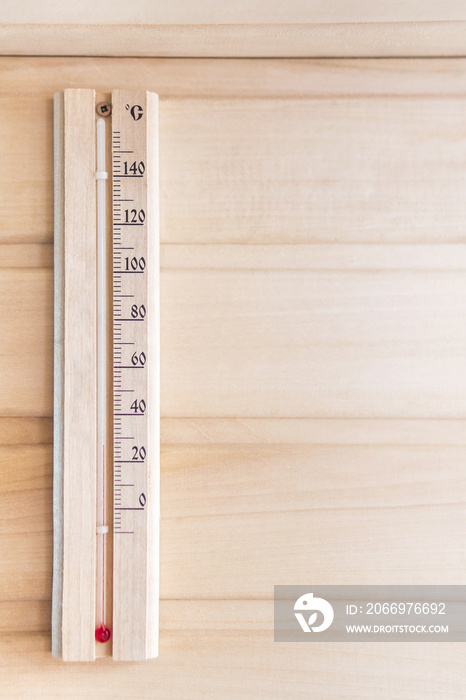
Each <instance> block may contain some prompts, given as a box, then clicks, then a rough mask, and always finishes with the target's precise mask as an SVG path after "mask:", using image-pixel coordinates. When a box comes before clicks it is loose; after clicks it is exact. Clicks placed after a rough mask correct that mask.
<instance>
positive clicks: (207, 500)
mask: <svg viewBox="0 0 466 700" xmlns="http://www.w3.org/2000/svg"><path fill="white" fill-rule="evenodd" d="M230 422H231V421H230ZM439 423H443V422H442V421H440V422H439ZM337 424H338V421H333V428H334V429H335V431H336V435H338V432H337V431H338V425H337ZM311 427H312V424H311ZM429 427H432V425H431V426H429ZM440 427H441V426H440V425H439V426H438V431H439V433H440ZM232 428H233V429H234V426H232ZM292 430H293V425H292V426H291V427H290V433H289V434H288V435H287V436H284V439H286V438H287V439H288V442H283V443H282V444H270V445H265V444H261V443H255V444H247V443H246V444H244V443H238V442H235V443H228V442H225V443H223V444H221V443H214V444H209V445H196V444H181V445H175V444H171V445H167V446H164V448H163V450H162V485H161V491H162V494H163V497H162V523H161V561H162V567H161V598H162V600H167V599H180V600H181V599H182V600H185V599H224V598H225V599H239V598H248V599H271V597H272V596H273V583H285V582H286V580H307V579H309V578H310V577H311V576H312V582H315V583H325V582H327V581H329V580H330V581H332V583H351V582H352V581H354V580H357V581H360V582H361V583H365V584H376V583H378V582H379V581H380V580H383V581H384V582H387V584H390V583H393V584H395V583H404V584H421V583H424V584H437V583H438V584H440V583H451V584H454V583H457V582H458V581H459V580H461V571H462V570H463V568H464V566H465V564H466V561H465V552H464V547H463V545H462V540H461V532H462V527H463V524H464V506H463V503H462V493H463V492H464V488H465V486H466V484H465V477H464V474H463V473H462V464H463V462H464V458H465V449H466V447H465V445H464V444H463V445H446V444H443V445H442V444H436V445H433V444H431V445H428V446H426V445H424V444H417V445H416V444H411V445H404V444H389V442H388V440H389V437H388V434H387V433H386V435H385V440H386V442H385V443H383V442H381V437H379V438H378V439H379V442H378V444H352V445H350V444H346V445H344V444H341V445H337V444H335V443H333V444H331V443H328V444H326V445H323V444H319V443H317V442H316V443H314V444H307V445H306V444H301V445H299V444H293V443H292V442H291V440H292V439H293V433H292ZM374 431H375V435H376V436H377V433H378V431H379V427H378V421H374V420H373V421H366V426H365V432H366V435H367V437H366V441H367V442H369V441H370V440H371V439H373V438H372V433H373V432H374ZM227 434H228V433H227V430H225V429H224V436H226V435H227ZM316 439H317V438H316ZM393 439H394V438H392V440H393ZM439 439H441V437H439ZM0 465H1V467H2V469H1V482H0V505H1V512H2V531H1V536H2V540H3V542H4V543H5V544H6V545H8V546H7V548H6V555H5V557H4V559H3V564H2V571H3V574H4V575H3V576H2V578H1V580H0V599H1V600H5V601H7V600H15V601H25V600H28V601H30V602H31V605H33V604H34V601H36V600H49V599H50V592H51V539H50V535H51V531H52V508H51V485H52V483H51V482H52V459H51V448H50V446H31V447H29V446H26V447H13V446H12V447H3V448H2V449H1V451H0ZM439 465H441V469H440V470H439ZM19 497H21V502H22V508H23V510H24V514H23V515H21V516H20V517H18V513H17V501H18V498H19ZM323 533H325V536H323ZM388 533H389V534H388ZM446 538H448V542H449V546H448V547H445V540H446ZM13 545H14V546H13ZM307 552H312V556H313V559H314V560H316V561H318V562H319V566H318V568H314V567H310V563H309V557H308V556H307V555H306V553H307ZM408 553H409V566H408V565H407V564H406V556H407V554H408ZM426 553H427V554H428V560H429V563H428V565H427V564H426ZM15 572H16V574H15ZM238 572H241V575H239V574H238Z"/></svg>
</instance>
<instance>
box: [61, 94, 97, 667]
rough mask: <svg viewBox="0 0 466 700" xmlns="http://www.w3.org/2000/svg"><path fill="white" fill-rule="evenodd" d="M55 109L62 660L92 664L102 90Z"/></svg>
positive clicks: (64, 98)
mask: <svg viewBox="0 0 466 700" xmlns="http://www.w3.org/2000/svg"><path fill="white" fill-rule="evenodd" d="M55 110H56V111H55V126H56V131H55V145H56V151H55V184H56V190H55V198H56V209H55V212H56V220H55V377H54V397H55V403H54V426H55V434H54V590H53V621H52V628H53V653H54V655H56V656H62V657H63V659H64V660H66V661H90V660H93V659H94V658H95V640H94V622H95V580H96V577H95V567H96V563H95V554H96V534H95V533H96V510H95V502H96V501H95V498H96V495H95V489H96V484H95V479H96V477H95V463H96V455H97V444H96V419H95V416H96V405H97V396H96V338H95V328H96V313H97V312H96V270H95V265H94V264H93V261H94V260H95V226H96V223H95V222H96V203H95V167H96V166H95V94H94V91H93V90H65V92H64V93H63V94H57V97H56V100H55ZM93 417H94V418H93ZM65 543H66V547H65Z"/></svg>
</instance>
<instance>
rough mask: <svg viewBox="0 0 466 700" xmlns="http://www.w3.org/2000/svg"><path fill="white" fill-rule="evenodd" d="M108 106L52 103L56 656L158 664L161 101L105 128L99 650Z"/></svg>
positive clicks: (129, 107) (143, 101)
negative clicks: (101, 134)
mask: <svg viewBox="0 0 466 700" xmlns="http://www.w3.org/2000/svg"><path fill="white" fill-rule="evenodd" d="M100 101H102V96H99V98H98V99H96V93H95V91H94V90H65V91H64V92H62V93H57V94H56V95H55V100H54V142H55V154H54V163H55V252H54V256H55V369H54V385H55V386H54V484H53V487H54V497H53V507H54V561H53V564H54V572H53V601H52V653H53V654H54V656H60V657H62V658H63V659H64V660H65V661H92V660H94V659H95V658H96V657H97V656H113V658H114V659H115V660H125V661H131V660H144V659H148V658H153V657H155V656H157V654H158V599H159V591H158V589H159V583H158V579H159V575H158V570H159V513H160V507H159V483H160V463H159V453H160V434H159V424H160V414H159V356H160V353H159V208H158V207H159V196H158V98H157V95H155V94H154V93H150V92H146V91H138V92H131V91H122V90H117V91H114V92H113V93H112V96H111V100H110V101H111V105H112V116H111V118H110V117H109V118H106V127H107V128H106V132H107V139H106V150H107V154H108V157H107V162H108V165H107V168H106V169H107V172H108V185H107V213H108V216H107V221H108V230H107V270H108V279H107V299H108V300H109V301H110V300H112V299H113V307H112V305H111V303H109V304H108V306H107V348H108V352H107V368H106V373H107V377H108V391H107V407H110V406H112V405H113V410H112V409H111V408H110V409H109V408H108V410H107V418H108V421H107V423H108V429H107V430H108V433H107V441H106V442H107V448H108V449H107V451H106V459H105V466H106V473H107V475H108V476H109V477H112V476H113V481H112V479H111V478H110V479H109V480H107V483H106V486H105V489H104V490H105V495H106V501H107V504H109V505H108V507H107V510H106V517H107V524H108V526H109V532H108V535H107V536H106V537H107V563H106V572H105V576H104V579H103V580H104V590H105V592H106V605H105V614H106V619H107V620H108V626H109V627H110V629H111V632H112V636H111V639H110V641H109V642H107V643H106V644H99V643H98V642H96V640H95V629H96V590H98V585H99V582H97V581H96V575H97V574H96V527H97V521H96V512H97V490H96V482H97V476H96V469H97V459H98V457H97V451H98V448H97V372H98V367H97V341H96V323H97V271H96V250H97V240H96V230H97V226H96V216H97V207H96V119H97V115H96V103H97V102H100ZM110 127H111V128H110ZM134 164H135V165H134ZM132 175H134V177H132ZM132 224H135V226H134V227H132ZM110 232H112V237H111V236H110ZM112 239H113V246H112ZM135 264H136V270H135V269H134V265H135ZM133 273H134V274H133ZM132 321H134V322H132ZM112 346H113V347H112ZM112 357H113V360H112V359H111V358H112ZM141 360H143V362H142V361H141ZM133 370H134V371H133ZM134 402H136V403H134ZM141 402H142V403H141ZM134 406H135V407H136V408H134ZM141 409H143V410H141ZM141 448H143V449H142V450H141ZM135 451H136V455H137V458H134V454H135ZM112 506H113V507H112ZM112 562H113V567H112Z"/></svg>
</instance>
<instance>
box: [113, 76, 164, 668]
mask: <svg viewBox="0 0 466 700" xmlns="http://www.w3.org/2000/svg"><path fill="white" fill-rule="evenodd" d="M128 103H130V104H133V105H134V104H135V105H139V109H140V114H141V117H140V119H139V120H135V121H133V120H132V119H131V115H130V113H129V112H128V111H127V109H126V105H127V104H128ZM112 104H113V113H112V134H113V139H114V140H117V141H118V143H119V146H118V148H121V149H122V153H125V152H126V153H131V154H133V155H131V159H130V163H131V162H132V161H133V160H134V159H136V160H137V161H138V162H143V163H144V165H145V172H144V177H139V178H131V177H128V176H127V177H126V179H125V180H123V178H122V177H119V175H120V173H121V174H122V175H123V161H126V160H127V156H125V155H120V154H118V153H117V152H116V151H115V156H114V164H113V182H114V185H115V187H116V186H118V187H119V188H121V194H119V195H115V197H117V199H115V208H114V216H113V230H114V244H113V259H114V261H115V262H114V267H115V272H114V289H113V291H114V295H115V300H114V307H115V308H114V318H113V324H114V325H113V329H114V340H113V347H114V353H115V354H114V357H115V360H114V406H115V409H114V411H115V418H114V421H115V424H114V452H115V455H118V457H116V459H117V460H123V461H117V462H116V463H115V473H114V488H113V492H114V499H115V502H114V518H115V524H114V535H115V537H114V540H113V650H112V655H113V658H114V659H115V660H117V661H122V660H123V661H141V660H145V659H150V658H154V657H156V656H157V654H158V599H159V518H160V488H159V484H160V398H159V397H160V312H159V307H160V301H159V300H160V294H159V286H160V285H159V184H158V177H159V176H158V157H159V153H158V96H157V95H155V94H154V93H149V92H147V91H141V92H140V93H137V92H134V91H133V92H128V91H123V90H116V91H114V92H112ZM130 163H129V165H130ZM128 167H129V166H128ZM117 183H118V185H117ZM128 198H129V199H128ZM118 199H121V203H120V204H119V205H118V204H117V201H118ZM128 201H131V202H133V203H134V204H133V205H132V206H135V207H136V208H137V210H135V214H136V211H139V210H142V211H143V212H145V220H144V228H139V229H133V231H136V233H133V237H132V238H131V229H130V227H129V225H128V224H126V225H127V226H128V228H126V229H123V223H124V221H125V220H124V217H123V211H122V210H124V208H125V207H127V205H126V204H123V203H122V202H128ZM129 220H130V221H131V219H129ZM126 221H128V218H127V219H126ZM139 225H141V222H140V221H139ZM138 231H139V233H138ZM141 232H143V233H141ZM120 240H123V241H129V240H130V241H131V242H132V244H133V245H134V246H135V247H134V249H133V250H134V254H135V255H137V256H138V259H139V257H140V256H141V257H142V258H143V259H144V260H145V272H144V274H137V275H123V274H119V273H118V272H117V270H125V263H124V256H126V255H127V249H123V250H122V249H120V246H121V245H123V246H127V245H128V242H123V243H122V244H121V243H120V242H119V241H120ZM129 269H131V268H129ZM128 293H131V294H133V297H134V299H133V300H131V302H130V303H129V304H127V302H126V300H125V299H121V296H122V294H128ZM132 301H137V302H138V305H137V308H139V309H141V308H144V309H145V311H144V314H146V313H147V315H144V317H143V320H142V322H141V323H131V324H126V325H124V323H123V320H122V319H125V318H127V317H128V316H129V319H130V320H131V318H132V314H131V309H132ZM142 303H143V305H142V307H141V306H139V305H140V304H142ZM144 304H145V305H146V306H144ZM125 308H127V309H128V310H127V311H125V310H124V309H125ZM138 318H139V316H138ZM128 329H129V330H128ZM128 341H131V343H130V344H131V346H132V349H131V351H130V352H128V347H127V346H128ZM134 351H137V354H138V356H139V357H140V355H139V353H144V358H145V359H144V363H145V362H147V364H146V365H145V367H144V370H143V371H139V372H132V371H131V372H130V371H128V370H126V371H125V365H129V367H130V368H132V367H133V365H132V360H131V359H130V358H131V356H132V355H133V354H134ZM125 358H127V359H125ZM128 391H131V392H132V393H131V394H130V396H131V397H132V398H131V400H130V401H128V399H127V397H128V393H124V392H128ZM133 400H136V403H137V404H139V402H140V401H141V400H142V401H144V411H143V413H144V416H142V414H141V415H140V416H139V420H136V421H135V422H134V420H133V424H132V425H131V427H130V428H129V427H128V425H129V424H130V421H129V420H128V418H129V417H133V416H132V414H131V411H130V408H129V407H130V405H131V404H132V403H133ZM125 405H127V407H128V408H127V409H125ZM127 411H129V417H128V416H127V417H126V419H125V413H127ZM117 416H119V417H118V418H117ZM133 418H134V417H133ZM136 418H137V417H136ZM128 430H129V432H130V434H131V435H132V436H133V438H132V442H131V445H132V444H133V443H134V444H135V445H136V448H135V449H136V452H137V453H138V454H139V456H138V460H139V466H137V467H136V466H135V465H132V467H131V468H130V467H129V465H127V464H125V462H124V460H130V459H134V455H133V453H132V450H131V448H130V447H129V446H128V443H127V442H125V439H126V440H127V439H128V432H127V431H128ZM122 436H125V437H122ZM141 449H143V450H144V456H141ZM138 450H139V452H138ZM141 461H142V464H141ZM136 464H138V462H136ZM117 465H118V469H117V468H116V467H117ZM128 480H130V481H133V482H134V484H131V486H134V487H135V489H137V491H136V490H133V489H131V490H130V489H127V490H125V489H123V485H122V482H124V481H128ZM124 485H126V486H128V484H124ZM142 497H144V498H143V500H141V499H142Z"/></svg>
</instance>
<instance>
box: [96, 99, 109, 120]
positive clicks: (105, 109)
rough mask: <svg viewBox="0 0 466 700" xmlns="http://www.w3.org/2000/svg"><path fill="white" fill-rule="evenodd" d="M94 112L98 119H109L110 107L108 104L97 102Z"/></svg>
mask: <svg viewBox="0 0 466 700" xmlns="http://www.w3.org/2000/svg"><path fill="white" fill-rule="evenodd" d="M95 111H96V112H97V114H98V115H99V117H109V116H110V115H111V113H112V105H111V104H110V102H99V104H98V105H97V107H96V108H95Z"/></svg>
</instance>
